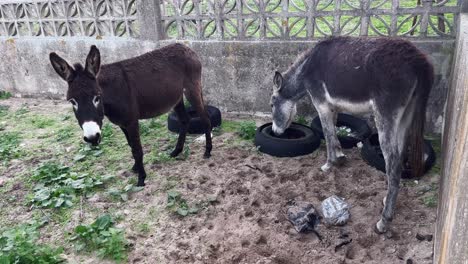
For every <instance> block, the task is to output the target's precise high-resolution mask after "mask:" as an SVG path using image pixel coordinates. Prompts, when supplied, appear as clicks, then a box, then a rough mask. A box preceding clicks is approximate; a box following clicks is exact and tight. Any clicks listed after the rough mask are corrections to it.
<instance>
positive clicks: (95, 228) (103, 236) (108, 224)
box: [70, 214, 128, 262]
mask: <svg viewBox="0 0 468 264" xmlns="http://www.w3.org/2000/svg"><path fill="white" fill-rule="evenodd" d="M70 240H71V241H72V242H73V244H74V247H75V250H76V251H78V252H80V251H86V252H91V251H97V254H98V256H99V257H101V258H110V259H113V260H116V261H119V262H120V261H124V260H126V258H127V245H128V243H127V242H126V240H125V237H124V232H123V230H121V229H118V228H115V227H114V220H113V219H112V218H111V216H110V215H107V214H106V215H103V216H100V217H98V218H97V219H96V220H95V221H94V222H93V223H92V224H90V225H79V226H77V227H76V228H75V230H74V235H73V236H72V237H71V238H70Z"/></svg>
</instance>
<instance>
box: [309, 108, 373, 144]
mask: <svg viewBox="0 0 468 264" xmlns="http://www.w3.org/2000/svg"><path fill="white" fill-rule="evenodd" d="M310 126H311V127H312V129H313V130H314V131H315V132H316V133H318V134H319V135H320V137H321V138H322V139H324V135H323V130H322V123H321V122H320V118H319V117H318V116H317V117H315V118H314V119H313V120H312V123H311V124H310ZM340 126H347V127H349V128H350V129H351V131H352V132H353V134H354V135H353V136H352V137H350V136H338V140H339V141H340V143H341V147H342V148H345V149H350V148H353V147H355V146H356V144H357V143H358V142H361V141H363V140H364V139H366V138H367V137H368V136H369V135H370V134H371V130H370V128H369V126H368V125H367V122H366V121H365V120H362V119H360V118H357V117H354V116H352V115H347V114H338V117H337V120H336V127H340Z"/></svg>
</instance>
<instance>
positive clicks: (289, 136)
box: [255, 123, 320, 157]
mask: <svg viewBox="0 0 468 264" xmlns="http://www.w3.org/2000/svg"><path fill="white" fill-rule="evenodd" d="M255 146H257V148H258V150H259V151H261V152H263V153H266V154H270V155H272V156H276V157H295V156H302V155H306V154H310V153H312V152H314V151H315V150H316V149H317V148H318V147H319V146H320V137H319V136H318V135H317V134H316V133H315V132H314V131H313V130H312V129H311V128H310V127H307V126H304V125H301V124H298V123H292V124H291V125H290V126H289V128H288V129H286V131H285V132H284V134H283V135H281V136H280V137H276V136H274V134H273V131H272V123H267V124H264V125H262V126H260V127H259V128H257V131H256V134H255Z"/></svg>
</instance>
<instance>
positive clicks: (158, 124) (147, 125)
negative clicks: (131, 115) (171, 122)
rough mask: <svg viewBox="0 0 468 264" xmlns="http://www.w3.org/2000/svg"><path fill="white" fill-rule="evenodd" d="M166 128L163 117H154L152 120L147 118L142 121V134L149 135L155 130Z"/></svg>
mask: <svg viewBox="0 0 468 264" xmlns="http://www.w3.org/2000/svg"><path fill="white" fill-rule="evenodd" d="M161 128H165V124H164V123H163V121H162V120H161V118H152V119H150V120H145V121H142V122H140V134H141V135H142V136H147V135H150V134H152V133H153V132H154V131H156V130H159V129H161Z"/></svg>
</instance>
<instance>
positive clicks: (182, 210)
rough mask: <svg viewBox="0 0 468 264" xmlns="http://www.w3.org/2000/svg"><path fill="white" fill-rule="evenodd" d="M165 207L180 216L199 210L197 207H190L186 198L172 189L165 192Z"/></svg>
mask: <svg viewBox="0 0 468 264" xmlns="http://www.w3.org/2000/svg"><path fill="white" fill-rule="evenodd" d="M167 208H168V209H169V210H170V211H172V212H174V213H176V214H178V215H180V216H182V217H185V216H188V215H189V214H196V213H198V211H199V210H200V209H199V208H198V207H190V206H189V205H188V203H187V200H185V199H184V198H182V196H181V194H180V193H179V192H177V191H173V190H171V191H168V192H167Z"/></svg>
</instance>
